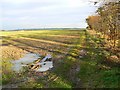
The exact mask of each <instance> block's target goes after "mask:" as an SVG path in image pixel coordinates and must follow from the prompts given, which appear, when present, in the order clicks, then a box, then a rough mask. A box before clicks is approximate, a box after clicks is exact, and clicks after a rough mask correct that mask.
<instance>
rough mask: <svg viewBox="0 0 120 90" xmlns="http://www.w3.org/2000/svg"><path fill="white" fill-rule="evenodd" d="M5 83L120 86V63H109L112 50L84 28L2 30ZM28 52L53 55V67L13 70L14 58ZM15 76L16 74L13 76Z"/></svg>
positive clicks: (32, 85)
mask: <svg viewBox="0 0 120 90" xmlns="http://www.w3.org/2000/svg"><path fill="white" fill-rule="evenodd" d="M0 34H1V36H2V44H1V46H0V48H1V49H2V71H1V72H2V84H3V86H4V87H17V88H19V87H20V88H21V87H22V88H29V87H31V88H73V87H80V88H102V87H103V88H104V87H112V88H115V87H119V85H118V84H119V81H120V80H119V81H118V79H119V78H120V76H119V68H118V62H116V61H117V60H116V61H115V62H114V61H113V62H110V63H107V62H108V60H107V58H106V57H107V56H109V52H107V51H105V50H104V48H102V47H100V45H98V43H97V42H100V41H101V40H100V39H98V38H96V37H94V36H91V35H90V34H89V33H88V32H86V31H85V30H35V31H34V30H33V31H2V32H0ZM27 52H31V53H35V54H39V55H41V58H43V57H45V56H46V55H47V54H50V55H52V61H53V68H52V69H51V70H48V71H46V72H43V73H41V72H32V71H30V70H28V69H26V68H24V70H23V71H21V72H19V73H18V72H14V71H12V70H11V67H12V64H11V62H10V61H11V60H18V59H20V58H21V57H23V56H24V55H25V54H26V53H27ZM13 76H14V77H13Z"/></svg>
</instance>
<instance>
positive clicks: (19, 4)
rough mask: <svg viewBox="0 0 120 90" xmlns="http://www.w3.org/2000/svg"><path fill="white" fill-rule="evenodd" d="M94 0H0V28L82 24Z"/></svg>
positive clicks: (80, 25)
mask: <svg viewBox="0 0 120 90" xmlns="http://www.w3.org/2000/svg"><path fill="white" fill-rule="evenodd" d="M92 1H94V0H0V21H1V22H0V29H4V30H13V29H27V28H29V29H30V28H85V27H86V26H87V24H86V22H85V19H86V18H87V17H88V16H89V15H92V14H94V12H95V10H96V7H95V6H94V5H93V2H92Z"/></svg>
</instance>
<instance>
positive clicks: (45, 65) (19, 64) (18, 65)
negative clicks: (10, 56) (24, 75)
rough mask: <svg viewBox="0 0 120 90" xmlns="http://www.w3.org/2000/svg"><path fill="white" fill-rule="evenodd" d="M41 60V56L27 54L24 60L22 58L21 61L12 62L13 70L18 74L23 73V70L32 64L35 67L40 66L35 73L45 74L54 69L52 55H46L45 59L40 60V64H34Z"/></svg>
mask: <svg viewBox="0 0 120 90" xmlns="http://www.w3.org/2000/svg"><path fill="white" fill-rule="evenodd" d="M39 58H40V55H38V54H34V53H27V54H26V55H25V56H24V57H23V58H20V59H19V60H14V61H12V64H13V66H12V70H13V71H16V72H20V71H22V68H23V67H25V66H28V64H31V63H32V65H33V66H38V65H39V66H40V67H39V68H37V69H33V71H36V72H44V71H47V70H49V69H51V68H52V67H53V61H50V59H51V58H52V57H51V55H46V56H45V57H44V58H43V59H41V60H40V62H38V63H33V62H34V61H36V60H38V59H39Z"/></svg>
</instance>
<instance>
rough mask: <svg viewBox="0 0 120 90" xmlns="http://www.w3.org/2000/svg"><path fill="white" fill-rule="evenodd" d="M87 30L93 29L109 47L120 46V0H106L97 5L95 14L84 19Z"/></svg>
mask: <svg viewBox="0 0 120 90" xmlns="http://www.w3.org/2000/svg"><path fill="white" fill-rule="evenodd" d="M86 22H87V24H88V27H87V29H88V30H95V31H96V32H97V33H100V34H101V36H102V37H103V38H104V39H105V40H106V41H107V43H108V44H109V46H110V48H113V49H115V48H119V47H120V1H119V0H113V1H112V2H110V1H107V2H104V3H103V4H102V5H100V6H99V7H98V9H97V10H96V15H92V16H89V17H88V18H87V19H86Z"/></svg>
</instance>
